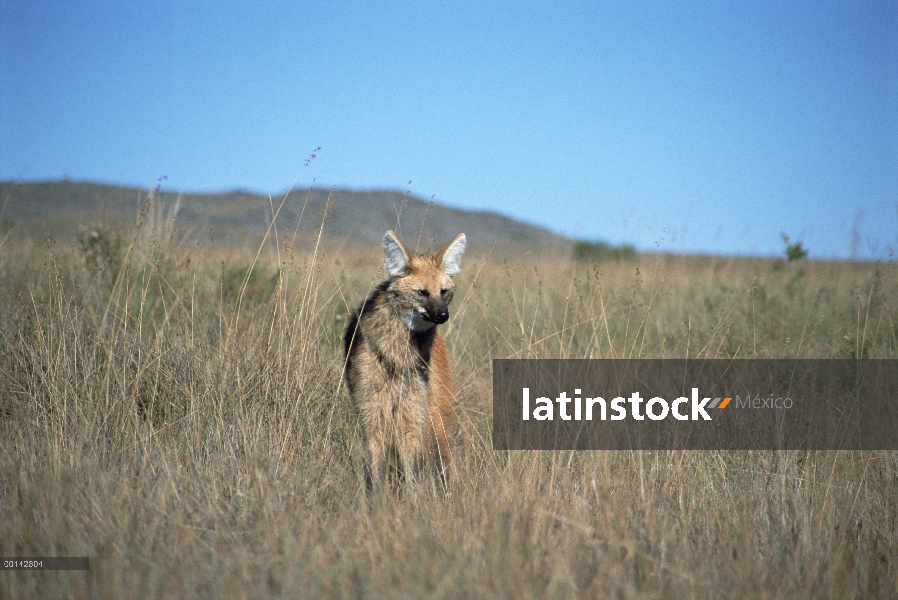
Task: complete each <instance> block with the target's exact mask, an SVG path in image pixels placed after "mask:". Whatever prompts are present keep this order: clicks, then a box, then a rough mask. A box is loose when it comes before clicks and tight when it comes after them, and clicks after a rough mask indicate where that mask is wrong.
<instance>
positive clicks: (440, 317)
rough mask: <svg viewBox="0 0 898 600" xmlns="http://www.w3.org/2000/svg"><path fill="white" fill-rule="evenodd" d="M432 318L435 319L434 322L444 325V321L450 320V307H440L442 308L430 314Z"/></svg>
mask: <svg viewBox="0 0 898 600" xmlns="http://www.w3.org/2000/svg"><path fill="white" fill-rule="evenodd" d="M430 320H431V321H433V322H434V323H436V324H437V325H442V324H443V323H445V322H446V321H448V320H449V309H446V308H440V309H437V310H435V311H434V312H433V313H432V314H431V315H430Z"/></svg>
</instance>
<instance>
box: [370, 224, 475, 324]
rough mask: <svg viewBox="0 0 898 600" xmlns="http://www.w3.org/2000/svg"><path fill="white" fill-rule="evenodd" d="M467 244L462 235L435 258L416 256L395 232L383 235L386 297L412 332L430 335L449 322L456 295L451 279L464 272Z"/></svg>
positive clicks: (438, 251)
mask: <svg viewBox="0 0 898 600" xmlns="http://www.w3.org/2000/svg"><path fill="white" fill-rule="evenodd" d="M465 244H467V238H465V234H463V233H461V234H459V235H458V237H456V238H455V239H454V240H452V242H450V243H449V244H448V245H446V246H445V247H443V248H441V249H439V250H437V251H436V252H434V253H433V254H426V255H417V254H413V253H411V252H409V251H408V250H406V248H405V246H403V245H402V242H400V241H399V238H398V237H396V234H395V233H393V232H392V231H388V232H387V233H385V234H384V239H383V247H384V254H386V257H387V258H386V268H387V273H389V274H390V284H389V286H388V287H387V293H388V294H389V297H390V300H391V302H392V303H393V305H394V306H396V307H397V308H398V309H399V312H400V314H401V316H402V321H403V323H405V326H406V327H408V328H409V329H411V330H412V331H427V330H428V329H430V328H431V327H433V326H434V325H440V324H442V323H445V322H446V321H448V320H449V303H450V302H452V294H453V293H454V292H455V283H453V281H452V277H454V276H455V275H457V274H458V273H459V272H460V271H461V267H460V263H461V257H462V255H463V254H464V253H465Z"/></svg>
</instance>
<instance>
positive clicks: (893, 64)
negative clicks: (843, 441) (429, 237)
mask: <svg viewBox="0 0 898 600" xmlns="http://www.w3.org/2000/svg"><path fill="white" fill-rule="evenodd" d="M318 147H321V150H320V151H318V152H316V158H315V159H314V160H313V161H311V163H310V164H309V165H308V166H305V161H306V158H307V157H308V156H309V154H310V153H311V152H312V151H313V150H314V149H315V148H318ZM63 176H68V177H71V178H72V179H75V180H82V179H85V180H93V181H100V182H110V183H123V184H128V185H137V186H141V187H150V186H154V185H156V182H157V180H159V179H160V178H161V177H166V178H167V179H166V180H165V185H166V187H167V188H169V189H173V190H184V191H220V190H230V189H234V188H241V189H248V190H252V191H256V192H261V193H266V194H277V193H280V192H283V191H284V190H285V189H287V188H288V187H289V186H291V185H294V186H295V187H298V188H300V189H302V188H308V187H309V186H311V185H313V184H314V185H318V186H325V187H329V186H338V187H343V186H345V187H351V188H354V189H375V188H389V189H398V190H401V191H405V190H410V191H411V192H412V193H414V194H416V195H418V196H420V197H422V198H425V199H429V198H431V197H434V199H435V200H436V201H438V202H444V203H447V204H450V205H453V206H458V207H463V208H477V209H492V210H496V211H499V212H502V213H505V214H508V215H511V216H514V217H517V218H520V219H523V220H525V221H528V222H532V223H537V224H541V225H545V226H547V227H549V228H551V229H553V230H555V231H558V232H561V233H565V234H568V235H572V236H576V237H579V238H586V239H603V240H607V241H610V242H613V243H621V242H629V243H633V244H635V245H636V246H637V247H639V248H641V249H646V250H651V249H656V248H658V249H662V250H672V251H678V252H679V251H685V252H713V253H725V254H762V255H772V254H779V253H781V252H782V247H783V244H782V240H781V239H780V233H782V232H784V233H787V234H789V235H790V236H792V238H793V239H799V240H801V241H802V242H803V243H804V245H805V246H806V247H807V248H808V249H809V250H810V253H811V256H812V257H814V256H816V257H848V256H851V255H854V256H858V257H863V258H870V257H875V258H884V259H888V258H889V257H890V256H893V255H894V254H896V253H898V3H895V2H894V1H888V2H885V1H875V2H850V3H849V2H769V3H767V2H765V3H761V2H757V3H749V2H744V1H743V2H731V3H730V2H719V1H718V2H703V3H691V2H670V3H665V2H647V3H641V2H640V3H629V2H627V3H623V2H609V3H602V2H582V3H580V2H551V3H550V2H507V3H505V2H503V3H498V2H496V3H486V2H472V3H464V2H451V3H450V2H408V3H399V2H297V1H295V0H294V1H290V2H274V3H271V2H269V3H244V2H220V1H219V2H188V1H186V0H184V1H167V2H166V1H158V0H154V1H153V2H141V1H135V2H120V1H118V2H105V1H100V0H91V1H89V2H85V1H81V0H72V1H69V2H47V1H43V0H28V1H25V0H20V1H9V0H0V179H2V180H19V181H31V180H43V179H59V178H61V177H63ZM409 181H411V184H409V183H408V182H409Z"/></svg>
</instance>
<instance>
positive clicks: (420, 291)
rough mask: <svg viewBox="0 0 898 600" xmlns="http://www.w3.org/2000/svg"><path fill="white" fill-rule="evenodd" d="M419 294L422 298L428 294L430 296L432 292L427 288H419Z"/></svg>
mask: <svg viewBox="0 0 898 600" xmlns="http://www.w3.org/2000/svg"><path fill="white" fill-rule="evenodd" d="M418 295H419V296H421V297H422V298H427V297H428V296H430V292H428V291H427V290H418Z"/></svg>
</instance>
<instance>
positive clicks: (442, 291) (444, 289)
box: [440, 288, 449, 296]
mask: <svg viewBox="0 0 898 600" xmlns="http://www.w3.org/2000/svg"><path fill="white" fill-rule="evenodd" d="M447 293H449V290H447V289H446V288H443V289H441V290H440V296H445V295H446V294H447Z"/></svg>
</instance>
